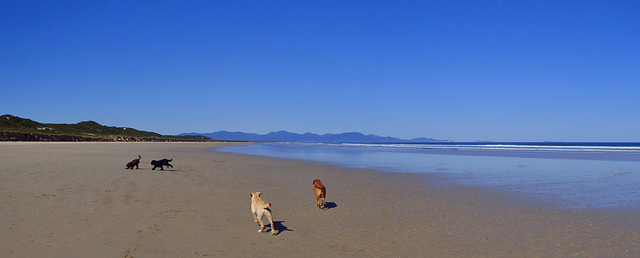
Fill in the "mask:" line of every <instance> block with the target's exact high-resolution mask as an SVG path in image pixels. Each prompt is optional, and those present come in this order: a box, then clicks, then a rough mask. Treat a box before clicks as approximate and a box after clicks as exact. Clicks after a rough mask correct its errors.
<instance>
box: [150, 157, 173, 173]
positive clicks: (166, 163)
mask: <svg viewBox="0 0 640 258" xmlns="http://www.w3.org/2000/svg"><path fill="white" fill-rule="evenodd" d="M172 160H173V159H161V160H152V161H151V165H153V168H152V169H151V170H155V169H156V168H157V167H159V168H160V170H164V169H162V166H167V168H168V167H171V168H173V166H171V164H169V162H170V161H172Z"/></svg>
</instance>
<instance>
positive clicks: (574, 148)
mask: <svg viewBox="0 0 640 258" xmlns="http://www.w3.org/2000/svg"><path fill="white" fill-rule="evenodd" d="M342 146H352V147H377V148H396V149H442V150H461V151H521V152H580V153H585V152H588V153H638V154H640V146H615V145H578V144H571V145H536V144H413V143H343V144H342Z"/></svg>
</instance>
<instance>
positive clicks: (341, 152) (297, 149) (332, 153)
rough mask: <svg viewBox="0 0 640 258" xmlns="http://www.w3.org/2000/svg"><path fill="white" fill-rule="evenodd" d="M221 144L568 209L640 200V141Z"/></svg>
mask: <svg viewBox="0 0 640 258" xmlns="http://www.w3.org/2000/svg"><path fill="white" fill-rule="evenodd" d="M216 151H223V152H233V153H240V154H250V155H261V156H270V157H279V158H289V159H300V160H308V161H315V162H323V163H329V164H333V165H337V166H342V167H350V168H364V169H375V170H380V171H388V172H410V173H430V174H436V175H439V177H437V178H442V179H443V180H438V181H435V182H434V181H429V182H425V183H427V184H451V185H465V186H481V187H490V188H494V189H507V190H513V191H517V192H520V193H523V194H524V196H532V197H535V198H538V199H543V200H545V201H548V202H551V203H554V204H557V205H559V206H560V207H564V208H569V209H610V208H613V209H629V210H630V209H637V208H640V143H546V142H545V143H371V144H369V143H367V144H355V143H339V144H323V143H252V144H250V145H247V146H239V147H226V148H221V149H216Z"/></svg>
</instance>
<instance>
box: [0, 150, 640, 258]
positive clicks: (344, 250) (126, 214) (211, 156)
mask: <svg viewBox="0 0 640 258" xmlns="http://www.w3.org/2000/svg"><path fill="white" fill-rule="evenodd" d="M228 145H232V143H14V142H0V179H1V181H0V257H202V256H229V257H253V256H258V257H372V256H373V257H572V256H578V257H583V256H587V257H592V256H595V257H603V256H605V257H640V238H639V237H640V236H639V233H640V231H639V227H640V225H639V224H640V223H639V221H640V220H639V217H640V216H639V215H638V213H636V212H635V211H631V212H628V213H626V212H625V213H619V212H611V211H610V212H599V211H568V210H560V209H553V208H552V207H551V206H549V205H539V204H537V203H535V202H522V200H521V199H519V198H512V197H508V196H506V195H505V194H501V193H498V192H492V191H491V190H487V189H477V188H468V187H455V186H433V185H428V183H429V180H431V178H429V176H425V175H418V174H403V173H381V172H375V171H366V170H356V169H345V168H337V167H334V166H330V165H324V164H316V163H310V162H302V161H291V160H284V159H275V158H266V157H254V156H245V155H237V154H230V153H221V152H212V151H210V149H211V148H215V147H220V146H228ZM138 154H140V155H142V162H141V165H140V169H138V170H135V169H134V170H125V168H124V167H125V164H126V163H127V162H129V161H130V160H132V159H134V158H136V157H137V155H138ZM161 158H173V162H172V164H173V166H174V168H173V169H165V170H164V171H161V170H151V165H150V164H149V162H150V161H151V160H152V159H161ZM315 178H320V179H322V181H323V182H324V183H325V185H326V186H327V202H328V207H329V209H327V210H318V209H317V208H316V207H315V206H314V204H315V198H314V195H313V190H312V189H313V188H312V187H313V186H312V181H313V179H315ZM253 191H261V192H263V195H262V197H263V199H264V200H265V201H267V202H272V203H273V207H272V208H273V214H274V220H275V221H276V222H275V224H276V225H275V227H276V230H277V231H278V234H277V235H276V236H272V235H271V234H270V232H267V233H258V232H257V231H258V229H259V226H258V225H257V224H256V223H254V222H253V218H252V215H251V212H250V198H249V192H253Z"/></svg>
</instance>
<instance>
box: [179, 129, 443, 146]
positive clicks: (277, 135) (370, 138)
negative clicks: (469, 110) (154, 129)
mask: <svg viewBox="0 0 640 258" xmlns="http://www.w3.org/2000/svg"><path fill="white" fill-rule="evenodd" d="M194 135H201V136H206V137H209V138H211V139H214V140H221V141H250V142H322V143H331V142H354V143H358V142H447V140H437V139H432V138H425V137H421V138H415V139H410V140H404V139H400V138H395V137H384V136H378V135H373V134H368V135H365V134H362V133H358V132H351V133H340V134H322V135H319V134H314V133H305V134H298V133H291V132H287V131H278V132H271V133H268V134H256V133H244V132H228V131H218V132H215V133H183V134H180V135H179V136H194Z"/></svg>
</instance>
